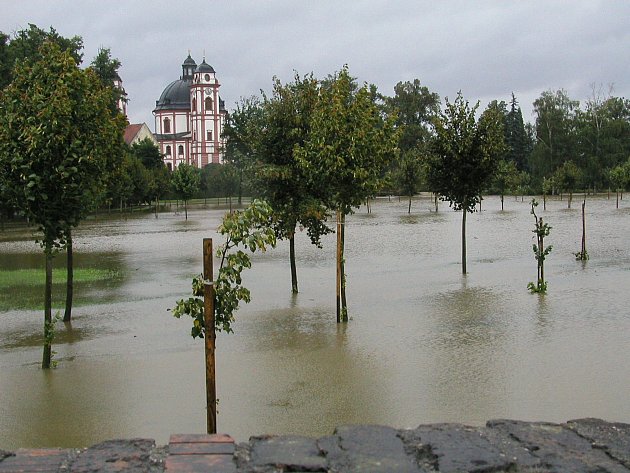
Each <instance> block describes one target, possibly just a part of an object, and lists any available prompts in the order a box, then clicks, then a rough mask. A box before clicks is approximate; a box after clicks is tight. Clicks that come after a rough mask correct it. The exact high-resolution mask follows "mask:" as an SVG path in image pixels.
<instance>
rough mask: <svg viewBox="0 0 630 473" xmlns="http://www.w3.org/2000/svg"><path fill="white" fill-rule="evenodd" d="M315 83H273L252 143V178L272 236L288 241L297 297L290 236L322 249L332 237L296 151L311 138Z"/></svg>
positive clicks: (308, 78)
mask: <svg viewBox="0 0 630 473" xmlns="http://www.w3.org/2000/svg"><path fill="white" fill-rule="evenodd" d="M319 88H320V86H319V83H318V81H317V80H316V79H315V78H314V77H313V76H312V74H309V75H306V76H304V77H300V76H299V75H298V74H297V73H296V74H295V77H294V80H293V82H290V83H288V84H282V83H281V82H280V81H279V80H278V79H277V78H276V79H274V83H273V91H272V94H271V96H270V97H266V96H265V97H264V100H263V103H262V112H261V115H260V118H261V127H260V130H259V133H258V134H257V137H256V138H255V139H254V145H253V146H254V148H255V156H256V161H255V163H256V164H255V167H254V169H255V171H256V173H255V178H254V181H255V183H256V184H257V186H258V188H259V191H260V193H261V195H262V197H263V198H264V199H265V200H266V201H267V203H268V204H269V205H270V206H271V208H272V209H273V211H274V230H275V231H276V236H277V237H278V238H280V239H287V240H289V263H290V266H291V290H292V292H293V293H294V294H295V293H297V292H298V278H297V266H296V259H295V235H296V230H297V227H298V225H299V226H300V227H301V228H305V229H306V231H307V233H308V236H309V238H310V240H311V243H312V244H313V245H315V246H317V247H320V246H321V237H322V236H323V235H325V234H327V233H330V232H331V229H330V228H328V226H327V225H326V224H325V220H326V210H327V209H326V207H325V205H324V202H323V200H322V199H321V198H320V197H319V195H318V194H319V189H318V188H317V187H316V185H315V182H314V181H313V180H311V179H309V177H308V175H307V173H305V171H304V168H303V167H302V166H300V163H299V162H298V159H297V156H296V149H297V148H299V147H303V146H304V144H305V143H306V141H307V140H308V139H309V136H310V132H311V123H312V115H313V112H314V110H315V107H316V106H317V102H318V97H319Z"/></svg>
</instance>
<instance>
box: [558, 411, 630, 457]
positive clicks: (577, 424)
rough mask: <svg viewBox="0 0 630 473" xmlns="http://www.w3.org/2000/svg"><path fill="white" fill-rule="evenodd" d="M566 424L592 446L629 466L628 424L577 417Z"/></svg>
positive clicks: (629, 440) (629, 429)
mask: <svg viewBox="0 0 630 473" xmlns="http://www.w3.org/2000/svg"><path fill="white" fill-rule="evenodd" d="M566 426H567V427H568V428H569V429H571V430H573V431H574V432H575V433H577V434H578V435H579V436H580V437H584V438H585V439H587V440H588V441H589V442H591V446H592V447H593V448H598V449H601V450H603V451H605V452H606V453H607V454H608V455H610V456H611V457H612V458H614V459H615V460H617V461H619V462H621V463H622V464H623V465H624V466H625V467H626V468H630V424H623V423H620V422H614V423H613V422H606V421H603V420H601V419H578V420H571V421H569V422H567V423H566Z"/></svg>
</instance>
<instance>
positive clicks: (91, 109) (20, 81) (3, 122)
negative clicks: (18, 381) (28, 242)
mask: <svg viewBox="0 0 630 473" xmlns="http://www.w3.org/2000/svg"><path fill="white" fill-rule="evenodd" d="M38 56H39V57H40V59H39V60H37V61H25V62H22V63H17V64H16V66H15V68H14V71H13V74H14V80H13V81H12V83H11V84H10V85H9V86H8V87H7V88H6V89H5V90H4V91H2V93H1V95H0V161H2V168H3V170H4V171H6V172H7V176H8V177H7V181H8V183H9V184H8V185H9V186H10V187H11V194H12V195H13V198H14V200H15V203H16V205H17V207H18V208H19V209H20V210H21V211H22V212H23V213H24V214H25V215H26V216H27V217H28V218H29V219H30V220H31V221H33V222H34V223H35V224H37V226H38V228H39V230H40V231H41V237H40V243H41V245H42V247H43V249H44V253H45V256H46V292H45V303H44V306H45V309H44V320H45V332H46V334H45V335H46V336H45V340H46V341H45V345H44V355H43V361H42V367H43V368H49V367H50V362H51V346H50V336H49V329H50V327H51V324H52V315H51V288H52V258H53V256H54V254H55V251H56V250H57V249H59V248H62V247H64V246H65V245H66V243H67V242H68V241H69V239H70V237H71V230H72V228H73V227H75V226H76V225H78V223H79V222H80V221H81V220H82V219H83V218H84V217H85V216H86V214H87V213H88V212H89V211H90V210H91V209H92V208H93V207H94V204H95V201H96V197H97V196H99V195H101V193H102V191H103V181H104V176H105V175H106V173H107V171H108V169H110V167H111V162H112V160H113V158H114V157H116V156H118V155H120V154H121V150H122V149H123V148H122V147H123V139H122V136H123V129H124V126H125V121H124V120H123V119H121V117H120V116H112V114H111V113H110V111H109V108H108V105H109V99H110V94H109V91H108V90H106V89H104V88H103V87H102V86H101V83H100V81H99V79H98V77H97V76H96V75H95V74H94V72H93V71H91V70H89V69H88V70H85V71H84V70H81V69H79V67H78V66H77V62H76V60H75V58H74V57H73V56H72V55H71V54H70V53H69V52H63V51H62V50H61V48H60V47H59V46H58V45H57V44H56V43H53V42H45V43H44V44H43V45H42V47H41V48H40V49H39V50H38Z"/></svg>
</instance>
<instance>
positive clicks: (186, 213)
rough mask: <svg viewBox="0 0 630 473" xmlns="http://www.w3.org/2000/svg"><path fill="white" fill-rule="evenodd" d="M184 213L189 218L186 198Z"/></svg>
mask: <svg viewBox="0 0 630 473" xmlns="http://www.w3.org/2000/svg"><path fill="white" fill-rule="evenodd" d="M184 215H185V216H186V218H185V220H188V201H187V200H186V199H184Z"/></svg>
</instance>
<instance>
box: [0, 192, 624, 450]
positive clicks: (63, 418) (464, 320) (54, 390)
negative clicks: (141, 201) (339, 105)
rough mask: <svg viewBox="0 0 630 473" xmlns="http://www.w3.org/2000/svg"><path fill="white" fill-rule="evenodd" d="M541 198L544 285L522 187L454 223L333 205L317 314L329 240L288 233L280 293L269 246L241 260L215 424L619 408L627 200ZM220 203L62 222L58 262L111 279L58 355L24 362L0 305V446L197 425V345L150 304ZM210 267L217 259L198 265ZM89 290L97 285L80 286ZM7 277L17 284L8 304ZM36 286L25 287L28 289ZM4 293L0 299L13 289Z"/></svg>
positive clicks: (398, 422) (265, 428)
mask: <svg viewBox="0 0 630 473" xmlns="http://www.w3.org/2000/svg"><path fill="white" fill-rule="evenodd" d="M579 204H580V200H579V199H577V198H576V199H575V200H574V203H573V208H572V209H571V210H568V209H566V201H562V202H561V201H559V200H554V201H552V202H548V204H547V211H546V212H544V211H543V210H542V203H541V205H540V206H539V214H541V215H543V216H544V218H545V220H546V221H547V222H548V223H549V224H550V225H551V226H552V230H551V234H550V236H549V237H548V239H547V240H546V242H547V243H548V244H552V245H553V247H554V248H553V251H552V253H551V254H550V256H549V257H548V259H547V262H546V263H547V264H546V267H545V269H546V276H547V280H548V281H549V292H548V294H547V295H545V296H539V295H532V294H529V293H528V291H527V283H528V282H529V281H534V279H535V277H536V261H535V259H534V256H533V253H532V249H531V246H532V242H533V233H532V232H531V230H532V228H533V223H534V221H533V217H532V216H531V215H530V214H529V210H530V208H529V204H528V202H527V199H525V202H521V201H520V199H518V201H515V199H514V198H513V197H512V198H506V201H505V211H503V212H501V211H500V202H499V199H498V198H496V197H490V198H487V199H486V200H484V202H483V211H482V212H480V213H475V214H473V215H469V218H468V232H467V234H468V272H469V274H468V275H466V276H462V275H461V266H460V261H459V260H460V231H461V230H460V228H461V227H460V225H461V213H459V212H454V211H452V210H450V209H449V208H448V206H447V205H446V204H441V208H440V212H438V213H435V212H431V211H430V209H431V208H432V205H431V202H430V201H429V199H427V198H420V199H417V200H415V201H414V207H413V208H412V214H411V215H407V212H406V210H407V209H406V207H407V204H406V202H405V201H404V200H403V201H402V202H398V200H395V201H394V200H392V201H391V202H390V201H388V200H387V199H383V200H379V201H377V202H375V203H373V205H372V213H371V214H367V212H366V210H365V208H362V209H360V210H359V211H358V212H357V213H356V214H354V215H352V216H350V217H349V218H348V228H347V237H346V238H347V242H346V248H347V250H346V251H347V254H346V260H347V281H348V289H347V292H348V304H349V313H350V316H351V320H350V322H349V323H347V324H342V325H337V324H336V323H335V313H334V311H335V298H334V297H335V263H334V257H335V236H334V235H329V236H327V237H326V238H325V239H324V247H323V249H317V248H315V247H313V246H311V245H310V244H309V241H308V238H307V236H306V234H305V233H300V234H299V235H298V237H297V251H298V276H299V279H300V281H299V282H300V291H301V292H300V294H298V295H297V296H292V295H291V293H290V287H291V285H290V272H289V264H288V253H289V249H288V243H286V242H281V243H280V244H279V246H278V248H276V249H275V250H271V251H268V252H267V253H265V254H261V255H256V256H255V257H254V263H253V267H252V269H251V270H249V271H248V272H247V274H246V278H245V285H246V286H248V287H249V288H250V289H251V291H252V302H251V303H250V304H249V305H246V306H243V307H242V309H241V310H239V312H238V313H237V322H236V324H235V326H234V330H235V333H234V334H219V336H218V338H217V357H218V361H217V376H218V378H217V391H218V397H219V415H218V430H219V431H222V432H228V433H231V434H232V435H233V436H235V437H236V439H237V440H238V441H242V440H246V439H247V438H248V437H249V436H250V435H253V434H262V433H293V434H304V435H311V436H322V435H327V434H329V433H331V432H332V430H333V429H334V427H335V426H337V425H341V424H349V423H375V424H388V425H393V426H396V427H401V428H405V427H415V426H417V425H418V424H420V423H428V422H463V423H469V424H474V425H478V424H482V423H484V422H485V421H486V420H488V419H491V418H506V417H507V418H517V419H523V420H549V421H565V420H568V419H572V418H579V417H586V416H593V417H601V418H604V419H608V420H616V421H622V422H630V402H628V399H629V395H630V360H629V355H628V353H629V352H628V347H629V346H630V309H629V308H630V239H629V237H628V235H630V205H629V204H628V203H627V202H626V201H625V200H624V201H622V206H621V207H622V208H620V209H616V208H615V203H614V199H611V200H607V199H606V198H605V197H598V198H587V204H586V210H587V238H588V240H587V248H588V251H589V254H590V256H591V259H590V260H589V261H587V262H585V263H582V262H578V261H575V258H574V256H573V253H574V252H576V251H578V250H579V249H580V239H581V212H580V205H579ZM224 211H225V210H224V209H215V208H209V209H206V210H204V209H198V210H193V211H190V212H189V216H188V221H187V222H186V221H184V218H183V215H181V214H178V215H176V214H175V213H174V212H165V213H162V214H160V216H159V218H157V219H156V218H154V217H153V215H150V214H138V215H135V216H128V218H126V219H123V218H118V217H111V218H106V219H105V218H101V219H99V220H89V221H87V222H85V223H84V224H83V225H82V226H81V227H80V228H78V229H77V231H76V232H75V253H76V255H77V257H76V258H77V266H79V267H96V268H110V269H115V270H116V271H118V272H119V273H120V274H122V275H123V277H122V278H121V280H119V281H118V282H116V283H115V284H109V285H108V284H101V283H94V284H91V285H90V284H88V285H84V286H82V287H81V289H80V290H79V291H78V292H79V294H78V296H77V297H79V298H81V297H82V298H83V299H85V301H87V302H86V305H82V306H79V307H76V308H75V310H74V320H73V322H72V326H71V327H64V325H63V324H62V323H60V324H59V326H58V336H57V339H56V341H55V346H54V350H55V351H56V352H57V353H56V356H55V359H56V360H57V361H58V362H59V365H58V367H57V368H56V369H54V370H48V371H43V370H41V369H40V368H39V364H40V360H41V341H42V340H41V338H42V337H41V331H42V319H43V314H42V312H41V311H39V310H15V311H8V312H3V313H0V448H4V449H12V448H16V447H19V446H22V447H37V446H87V445H90V444H93V443H96V442H98V441H101V440H103V439H107V438H114V437H150V438H155V439H157V441H158V442H159V443H166V442H167V440H168V435H169V434H170V433H175V432H203V431H204V430H205V422H206V416H205V391H204V389H205V384H204V365H203V363H204V358H203V342H202V341H201V340H193V339H192V338H191V337H190V335H189V330H190V321H188V320H177V319H174V318H173V317H172V316H171V314H170V313H169V312H168V311H167V309H168V308H169V307H172V306H173V305H174V303H175V301H176V300H177V299H179V298H182V297H188V295H189V293H190V280H191V278H192V276H193V275H195V274H197V273H199V272H200V271H201V261H202V255H201V251H202V239H203V238H204V237H214V238H215V244H217V243H218V242H219V238H218V235H217V234H216V233H215V229H216V228H217V226H218V223H219V221H220V219H221V216H222V214H223V212H224ZM39 251H40V250H39V248H38V246H36V245H35V243H33V241H32V240H31V239H30V235H28V234H27V233H24V232H18V231H16V230H12V229H7V230H5V232H3V233H0V266H1V267H3V268H5V267H10V268H17V267H25V266H32V265H39V266H41V265H42V264H43V259H42V258H41V257H39V256H33V255H38V254H39ZM215 267H216V265H215ZM99 284H100V285H99ZM25 291H32V288H31V289H29V288H24V289H23V290H16V291H15V294H14V297H15V300H16V301H18V300H19V299H20V297H21V294H22V293H24V292H25ZM42 297H43V294H42ZM16 305H17V302H16Z"/></svg>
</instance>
